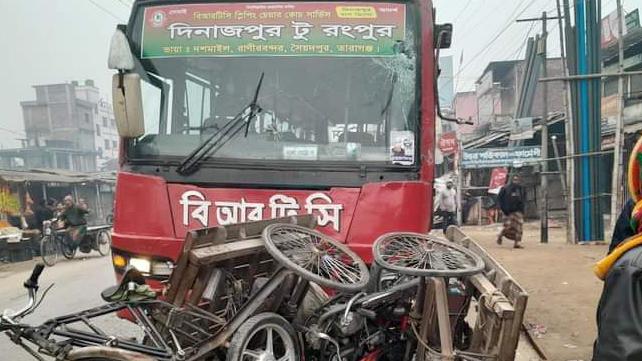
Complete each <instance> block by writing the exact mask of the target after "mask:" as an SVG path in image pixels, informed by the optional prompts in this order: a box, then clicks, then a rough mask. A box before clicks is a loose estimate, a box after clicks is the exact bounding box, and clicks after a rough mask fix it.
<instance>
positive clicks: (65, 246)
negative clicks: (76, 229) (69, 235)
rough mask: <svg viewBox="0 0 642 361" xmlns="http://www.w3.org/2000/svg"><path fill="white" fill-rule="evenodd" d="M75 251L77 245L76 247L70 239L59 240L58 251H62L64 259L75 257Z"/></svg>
mask: <svg viewBox="0 0 642 361" xmlns="http://www.w3.org/2000/svg"><path fill="white" fill-rule="evenodd" d="M76 251H78V247H76V246H75V245H74V244H73V243H72V241H71V240H69V239H61V240H60V253H62V255H63V256H64V257H65V258H66V259H73V258H74V257H76Z"/></svg>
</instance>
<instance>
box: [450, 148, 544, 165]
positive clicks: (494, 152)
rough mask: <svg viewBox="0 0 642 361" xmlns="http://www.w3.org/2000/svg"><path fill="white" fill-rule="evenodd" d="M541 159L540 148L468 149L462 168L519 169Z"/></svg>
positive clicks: (465, 151) (465, 152)
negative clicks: (514, 167)
mask: <svg viewBox="0 0 642 361" xmlns="http://www.w3.org/2000/svg"><path fill="white" fill-rule="evenodd" d="M541 159H542V149H541V148H540V146H528V147H512V148H509V147H507V148H481V149H466V150H464V154H463V156H462V161H461V166H462V167H463V168H494V167H513V166H516V167H519V166H522V165H528V164H534V163H539V161H540V160H541Z"/></svg>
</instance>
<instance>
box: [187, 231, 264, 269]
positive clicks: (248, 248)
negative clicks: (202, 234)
mask: <svg viewBox="0 0 642 361" xmlns="http://www.w3.org/2000/svg"><path fill="white" fill-rule="evenodd" d="M264 251H265V246H264V242H263V239H261V238H253V239H248V240H244V241H238V242H233V243H225V244H219V245H213V246H207V247H202V248H197V249H194V250H192V251H191V252H190V256H189V260H190V263H192V264H194V265H198V266H205V265H210V264H213V263H216V262H219V261H223V260H226V259H231V258H237V257H242V256H248V255H251V254H255V253H260V252H264Z"/></svg>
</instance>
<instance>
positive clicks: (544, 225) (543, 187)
mask: <svg viewBox="0 0 642 361" xmlns="http://www.w3.org/2000/svg"><path fill="white" fill-rule="evenodd" d="M557 18H559V16H555V17H550V18H549V17H547V15H546V11H544V12H542V17H541V18H531V19H518V20H517V22H530V21H541V22H542V38H541V41H540V43H539V44H538V45H539V49H538V50H539V53H540V56H541V57H542V60H543V61H542V63H543V65H542V66H543V67H542V78H547V77H548V64H547V54H546V43H547V38H548V31H547V28H546V25H547V24H546V23H547V20H553V19H557ZM542 103H543V104H542V132H541V137H540V138H541V140H542V159H544V161H543V162H542V166H541V167H542V168H541V176H540V187H539V190H540V196H539V198H540V203H539V209H540V212H539V214H540V242H541V243H548V178H547V177H548V83H544V84H543V88H542Z"/></svg>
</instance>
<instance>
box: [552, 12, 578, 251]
mask: <svg viewBox="0 0 642 361" xmlns="http://www.w3.org/2000/svg"><path fill="white" fill-rule="evenodd" d="M555 5H556V7H557V25H558V27H559V35H560V55H561V57H562V68H563V69H564V71H563V75H564V76H568V75H569V72H568V59H567V56H566V55H567V54H566V51H565V49H566V48H565V41H564V34H565V33H564V24H563V22H564V17H565V16H566V15H568V14H566V13H565V14H564V16H562V4H561V0H556V1H555ZM565 11H569V10H568V9H565ZM562 84H563V85H562V86H563V88H562V89H563V91H564V110H565V112H566V122H564V133H565V138H566V142H565V143H566V155H569V154H573V152H574V149H575V148H574V147H575V146H574V144H575V143H574V141H575V140H574V138H573V137H574V134H573V125H572V122H573V104H572V103H573V100H572V99H573V96H572V95H571V84H569V83H568V82H566V81H565V82H562ZM553 142H554V143H555V140H553ZM554 145H555V147H557V144H556V143H555V144H554ZM555 149H557V148H555ZM558 153H559V151H558ZM555 157H556V158H559V155H556V156H555ZM558 161H559V160H558ZM558 168H559V171H560V172H561V171H562V168H561V166H560V165H559V164H558ZM574 168H575V162H574V161H573V160H572V159H567V160H566V173H565V178H563V179H565V182H566V187H565V190H564V197H565V200H566V243H568V244H574V243H575V201H574V199H575V187H574V186H573V184H574V176H573V174H574V173H573V172H574Z"/></svg>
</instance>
